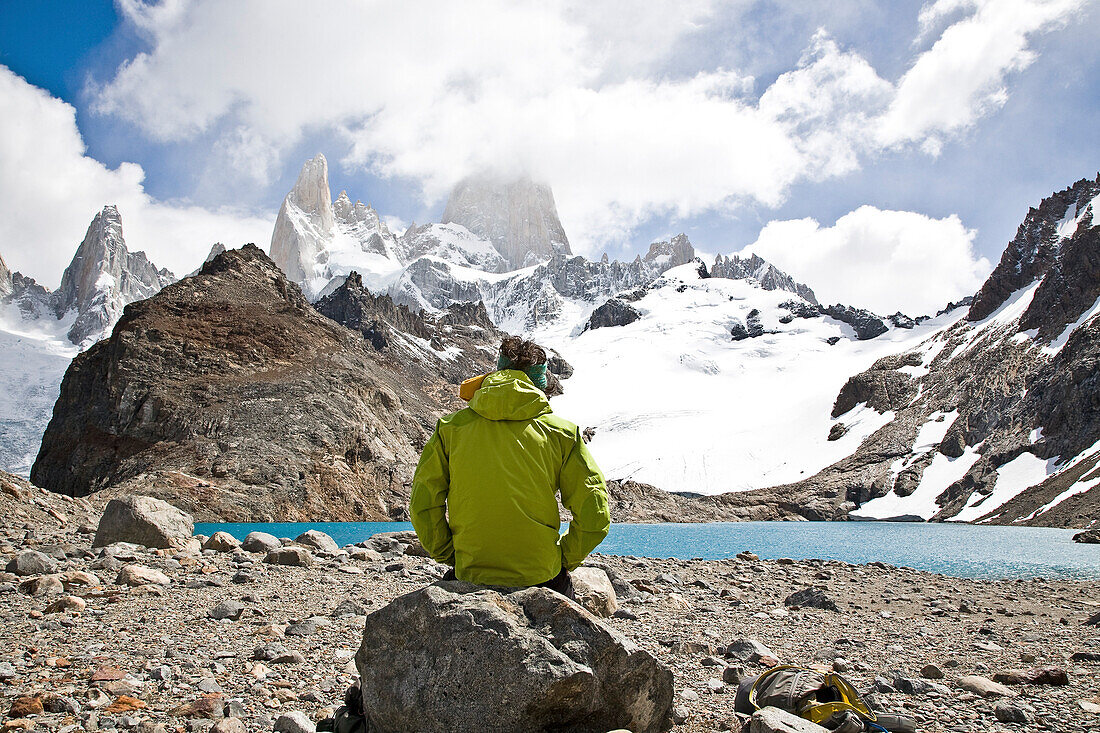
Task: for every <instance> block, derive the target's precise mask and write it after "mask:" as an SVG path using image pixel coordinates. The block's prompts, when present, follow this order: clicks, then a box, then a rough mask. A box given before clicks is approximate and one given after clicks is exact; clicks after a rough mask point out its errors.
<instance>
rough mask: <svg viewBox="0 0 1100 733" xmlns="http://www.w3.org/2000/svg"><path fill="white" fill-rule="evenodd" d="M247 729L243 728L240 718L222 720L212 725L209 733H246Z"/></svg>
mask: <svg viewBox="0 0 1100 733" xmlns="http://www.w3.org/2000/svg"><path fill="white" fill-rule="evenodd" d="M246 732H247V729H246V728H245V726H244V721H242V720H241V719H240V718H236V717H234V718H222V719H221V720H219V721H218V722H217V723H214V727H212V728H211V729H210V733H246Z"/></svg>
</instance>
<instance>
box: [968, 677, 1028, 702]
mask: <svg viewBox="0 0 1100 733" xmlns="http://www.w3.org/2000/svg"><path fill="white" fill-rule="evenodd" d="M956 684H958V686H959V687H961V688H963V689H964V690H966V691H967V692H973V693H974V694H975V695H981V696H982V697H1011V696H1013V695H1015V694H1016V693H1014V692H1013V691H1012V690H1010V689H1008V688H1007V687H1005V686H1004V685H1002V684H1000V683H999V682H994V681H993V680H991V679H989V678H987V677H982V676H980V675H967V676H965V677H960V678H959V679H958V680H956Z"/></svg>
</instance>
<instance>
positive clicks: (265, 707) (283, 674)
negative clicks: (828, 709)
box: [0, 482, 1100, 733]
mask: <svg viewBox="0 0 1100 733" xmlns="http://www.w3.org/2000/svg"><path fill="white" fill-rule="evenodd" d="M8 483H11V484H12V485H11V486H8V488H4V487H2V486H0V489H3V491H2V492H0V511H2V512H3V514H2V516H3V520H2V521H0V563H2V564H3V565H8V564H9V561H11V560H13V559H14V558H16V557H17V556H20V553H23V552H25V551H27V550H36V551H39V552H41V553H43V554H44V555H45V556H47V559H46V560H42V559H41V558H38V559H37V560H38V561H37V566H36V563H29V562H26V560H27V558H28V557H30V556H22V557H23V559H22V560H21V561H20V562H17V563H14V564H13V566H12V567H11V569H12V570H14V571H17V572H18V573H21V574H16V573H13V572H8V573H6V574H2V575H0V602H2V604H3V608H4V609H5V612H4V617H3V622H2V623H0V720H2V721H3V723H2V726H3V729H4V731H5V732H6V731H10V730H21V729H26V730H45V731H53V732H56V733H76V732H78V731H96V730H98V731H108V732H110V731H129V730H135V729H136V730H138V731H141V733H154V732H158V733H159V731H161V730H165V731H168V730H177V731H181V733H182V732H184V731H205V730H206V729H207V728H209V727H210V726H212V725H214V724H215V723H216V722H219V721H220V726H219V733H221V732H222V731H225V732H226V733H228V731H231V730H236V731H240V730H242V728H241V727H240V725H239V724H238V722H237V721H236V720H233V721H226V720H224V719H222V718H223V716H227V715H228V716H229V717H231V718H236V719H239V721H240V722H241V723H243V729H246V730H250V731H252V730H255V731H270V730H272V729H273V727H274V725H275V722H276V720H278V719H279V718H280V716H282V715H284V714H287V713H289V712H293V711H300V712H301V713H304V714H305V716H308V718H310V719H311V720H314V721H316V720H318V719H320V718H322V717H325V716H326V715H329V714H331V712H332V710H333V708H335V707H336V706H338V705H339V701H340V699H341V696H342V693H343V691H344V690H345V689H346V688H347V686H348V685H349V684H350V683H351V682H352V681H353V679H354V674H355V669H354V664H353V662H352V657H353V655H354V652H355V650H356V648H357V647H358V645H359V641H360V639H361V635H362V629H363V626H364V623H365V619H366V614H369V613H370V612H372V611H374V610H377V609H379V608H381V607H382V606H383V605H385V604H386V603H388V602H389V601H390V600H392V599H393V598H395V597H396V596H398V595H400V594H403V593H406V592H409V591H412V590H414V589H416V588H419V587H422V586H423V585H425V584H426V583H430V582H432V581H434V580H435V579H436V578H437V577H438V576H440V575H441V574H442V568H441V566H439V565H437V564H435V563H433V562H432V561H430V560H428V559H425V558H422V557H417V556H415V555H410V554H407V552H408V551H410V550H409V547H408V546H407V545H405V544H403V543H402V542H400V541H397V540H394V539H385V538H383V539H379V540H377V541H375V542H374V543H368V545H369V546H368V547H350V548H345V549H342V550H337V551H335V552H331V551H324V550H319V549H316V548H308V549H307V548H297V549H292V550H287V551H285V552H284V555H283V558H282V559H283V561H285V562H309V563H310V564H309V565H308V566H293V565H277V564H271V563H268V562H264V560H265V555H264V554H261V553H254V552H247V551H244V550H242V549H239V548H237V549H229V550H228V551H216V550H206V551H198V550H196V548H194V547H191V548H188V549H186V550H152V549H146V548H139V547H135V546H127V545H112V546H108V547H106V548H102V549H95V550H93V549H92V547H91V545H92V538H93V534H94V526H93V522H94V517H96V516H97V515H96V513H95V512H94V511H93V510H92V507H91V506H90V505H85V504H84V503H82V502H81V501H80V500H77V501H75V502H74V501H70V500H66V499H64V498H63V497H58V496H56V495H49V494H46V493H44V492H40V491H39V490H37V489H33V488H31V487H30V486H29V485H26V484H16V483H13V482H8ZM7 485H8V484H7V483H6V484H5V486H7ZM55 513H56V514H59V515H61V516H60V517H58V516H55ZM415 550H416V546H415V545H413V546H412V550H411V551H413V552H415ZM34 557H37V556H34ZM592 563H593V564H594V565H597V566H602V567H604V568H605V569H606V570H607V571H608V572H609V575H610V576H611V577H612V579H613V580H614V581H615V584H616V586H617V591H618V604H619V611H618V612H617V614H616V615H614V616H612V617H611V618H609V619H607V623H608V624H610V625H611V626H612V627H613V628H614V629H616V630H617V631H619V632H621V633H622V634H624V635H626V636H628V637H629V638H631V639H633V640H634V641H635V642H636V643H637V644H639V645H640V646H642V647H643V648H645V649H647V650H649V651H650V652H652V653H653V654H655V655H657V656H658V657H659V658H660V659H661V660H663V661H664V662H665V663H666V664H668V665H669V666H670V667H671V668H672V669H673V671H674V674H675V681H676V707H675V711H676V720H677V721H678V722H677V723H676V725H675V727H674V729H673V730H674V731H677V732H679V731H683V732H685V733H687V732H689V731H691V732H694V731H715V730H727V729H733V730H738V729H739V727H740V721H739V720H738V719H737V717H736V716H735V714H734V711H733V700H734V691H735V685H734V684H731V683H733V682H735V681H736V678H737V677H739V676H741V675H751V674H757V673H759V672H761V671H763V670H764V669H765V668H766V665H769V664H774V663H775V662H776V661H779V662H782V663H789V664H797V665H807V666H810V665H820V666H822V667H833V668H836V669H838V670H841V671H843V672H844V673H845V674H846V676H848V677H849V679H851V680H852V681H853V682H855V684H856V685H857V687H858V688H859V689H860V690H861V691H871V690H873V692H871V694H870V698H871V699H872V700H873V702H874V703H875V704H876V705H878V706H880V707H881V708H882V709H887V710H898V711H905V712H908V713H909V714H911V715H914V716H916V718H917V719H918V720H919V722H920V730H922V731H960V732H962V731H1070V730H1072V731H1100V628H1098V627H1097V626H1096V625H1095V624H1096V621H1097V620H1098V619H1097V616H1096V614H1097V612H1098V611H1100V587H1098V586H1097V584H1096V583H1088V582H1066V581H1041V580H1028V581H998V582H990V581H974V580H960V579H955V578H947V577H943V576H938V575H933V574H930V573H925V572H918V571H914V570H908V569H904V568H893V567H888V566H884V565H875V564H872V565H848V564H845V563H840V562H832V561H829V562H822V561H815V560H806V561H787V560H777V561H761V560H756V559H753V558H752V557H751V556H750V555H748V554H745V555H744V556H743V557H740V558H734V559H729V560H722V561H692V560H688V561H681V560H652V559H644V558H634V557H607V556H594V557H593V558H592ZM134 565H139V566H143V567H144V568H145V570H135V569H134V568H133V567H132V566H134ZM16 566H18V567H16ZM123 568H129V569H128V570H126V571H123ZM132 584H136V585H132ZM809 586H817V587H819V588H821V589H823V590H824V595H825V596H827V599H826V600H832V601H833V602H835V604H836V606H837V608H838V610H836V611H834V610H829V609H827V608H809V607H801V608H800V607H794V606H790V605H787V604H786V603H785V600H786V599H788V597H789V596H790V595H791V594H792V593H794V592H796V591H800V590H803V589H805V588H807V587H809ZM826 600H822V598H821V597H820V595H819V596H817V598H816V599H811V600H809V601H803V603H804V604H810V603H816V604H817V605H823V606H826V605H828V603H827V602H826ZM788 603H789V601H788ZM219 617H220V618H219ZM1090 617H1091V618H1093V619H1094V621H1093V624H1092V625H1090V624H1089V623H1088V621H1089V619H1090ZM1038 670H1045V671H1042V672H1041V673H1040V672H1038ZM1029 675H1030V676H1031V678H1032V679H1033V680H1035V681H1038V682H1065V684H1031V683H1027V682H1023V678H1026V677H1028V676H1029ZM1063 676H1064V678H1065V679H1064V680H1063V679H1060V678H1061V677H1063ZM975 677H977V678H982V679H969V680H968V679H966V678H975ZM994 678H996V679H1001V680H1005V681H1006V682H1009V683H1014V684H1006V685H1004V686H1001V685H995V684H993V683H992V682H989V680H991V679H994ZM983 679H984V680H985V681H982V680H983ZM968 688H969V689H968ZM291 720H292V719H290V718H288V719H284V722H283V725H284V726H286V725H289V721H291ZM1013 721H1019V722H1013ZM299 722H305V721H299ZM292 728H293V726H291V728H287V729H288V730H290V729H292Z"/></svg>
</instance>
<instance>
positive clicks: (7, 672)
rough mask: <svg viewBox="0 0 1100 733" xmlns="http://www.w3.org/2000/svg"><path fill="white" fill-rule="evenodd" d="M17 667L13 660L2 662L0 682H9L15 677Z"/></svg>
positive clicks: (0, 663)
mask: <svg viewBox="0 0 1100 733" xmlns="http://www.w3.org/2000/svg"><path fill="white" fill-rule="evenodd" d="M15 674H16V673H15V667H13V666H12V664H11V662H0V682H7V681H8V680H10V679H13V678H14V677H15Z"/></svg>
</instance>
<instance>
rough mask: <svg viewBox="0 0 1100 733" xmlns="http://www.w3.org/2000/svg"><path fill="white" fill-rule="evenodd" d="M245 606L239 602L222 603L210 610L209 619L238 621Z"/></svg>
mask: <svg viewBox="0 0 1100 733" xmlns="http://www.w3.org/2000/svg"><path fill="white" fill-rule="evenodd" d="M244 609H245V605H244V604H243V603H241V602H240V601H222V602H221V603H219V604H218V605H216V606H214V607H213V608H211V609H210V614H209V615H210V618H212V619H215V620H218V621H220V620H222V619H232V620H233V621H236V620H238V619H239V618H240V617H241V614H242V613H244Z"/></svg>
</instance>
